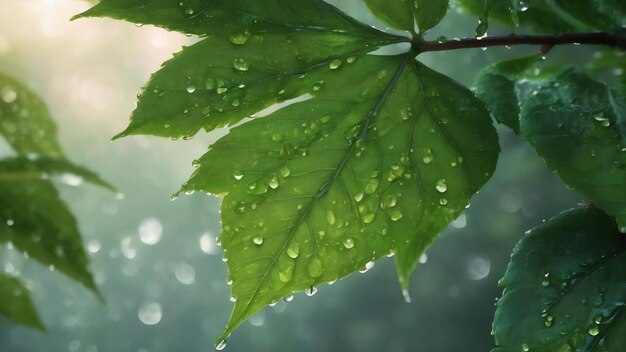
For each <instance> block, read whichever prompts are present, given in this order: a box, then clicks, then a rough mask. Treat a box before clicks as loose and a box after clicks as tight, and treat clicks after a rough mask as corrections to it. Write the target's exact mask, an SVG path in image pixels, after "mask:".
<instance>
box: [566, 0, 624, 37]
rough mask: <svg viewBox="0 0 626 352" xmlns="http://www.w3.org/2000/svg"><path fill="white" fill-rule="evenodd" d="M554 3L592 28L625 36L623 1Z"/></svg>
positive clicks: (589, 0)
mask: <svg viewBox="0 0 626 352" xmlns="http://www.w3.org/2000/svg"><path fill="white" fill-rule="evenodd" d="M555 3H556V4H557V5H558V6H559V7H560V8H561V9H563V10H564V11H566V12H567V13H569V14H571V15H572V16H573V17H575V18H576V19H578V20H580V21H581V22H583V23H585V24H587V25H589V26H591V27H593V28H598V29H602V30H608V31H615V32H622V34H625V33H624V30H625V29H626V1H624V0H555Z"/></svg>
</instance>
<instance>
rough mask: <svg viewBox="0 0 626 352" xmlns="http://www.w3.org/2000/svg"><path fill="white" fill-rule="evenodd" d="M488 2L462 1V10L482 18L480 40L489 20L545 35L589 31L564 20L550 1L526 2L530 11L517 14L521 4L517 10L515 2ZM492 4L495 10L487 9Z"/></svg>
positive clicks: (518, 4) (478, 33)
mask: <svg viewBox="0 0 626 352" xmlns="http://www.w3.org/2000/svg"><path fill="white" fill-rule="evenodd" d="M488 1H490V2H488V3H485V0H459V3H460V4H461V6H463V7H464V8H465V9H467V10H468V11H469V12H470V13H472V14H474V15H476V16H479V17H480V23H479V26H478V28H477V31H476V32H477V35H478V36H481V35H484V34H485V33H486V30H487V29H488V26H489V19H495V20H497V21H499V22H501V23H505V24H507V25H510V26H518V25H520V26H524V27H531V28H532V29H534V30H536V31H539V32H544V33H564V32H576V31H583V30H585V29H586V27H585V26H583V25H582V24H581V23H579V22H578V21H575V20H573V19H572V18H570V17H568V16H564V15H563V13H561V11H558V10H557V9H555V8H554V7H553V6H551V5H550V4H549V3H548V2H546V1H538V0H533V1H530V2H528V1H526V2H525V4H524V3H522V7H524V8H526V6H527V5H528V7H527V9H526V11H519V10H515V11H514V12H512V11H511V10H512V9H516V8H520V1H517V6H516V7H513V4H514V1H513V0H507V1H505V0H488ZM488 4H492V5H493V6H492V7H491V8H489V7H488V6H486V5H488ZM483 31H485V32H483Z"/></svg>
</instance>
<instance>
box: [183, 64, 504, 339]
mask: <svg viewBox="0 0 626 352" xmlns="http://www.w3.org/2000/svg"><path fill="white" fill-rule="evenodd" d="M498 151H499V149H498V144H497V137H496V134H495V131H494V128H493V126H492V124H491V122H490V119H489V116H488V113H487V112H486V110H485V109H484V107H483V106H482V104H480V102H479V101H478V100H477V99H476V98H475V97H474V96H473V95H472V94H471V92H469V91H468V90H467V89H466V88H463V87H461V86H459V85H457V84H456V83H454V82H453V81H452V80H450V79H448V78H446V77H445V76H442V75H440V74H438V73H436V72H434V71H432V70H430V69H428V68H426V67H424V66H423V65H421V64H419V63H416V62H414V61H413V59H412V57H411V55H401V56H391V57H382V56H366V57H363V58H360V59H359V60H357V61H356V62H353V63H351V64H346V65H344V66H342V67H341V69H340V71H337V73H332V74H329V75H328V76H327V79H326V80H325V89H324V90H320V92H319V94H318V95H317V96H316V97H314V98H313V99H310V100H306V101H304V102H299V103H295V104H292V105H289V106H287V107H285V108H283V109H281V110H278V111H276V112H274V113H272V114H271V115H269V116H267V117H263V118H258V119H255V120H253V121H251V122H248V123H246V124H244V125H242V126H239V127H236V128H233V129H232V130H231V131H230V133H229V134H228V135H227V136H226V137H224V138H222V139H220V140H219V141H218V142H217V143H216V144H214V145H213V146H212V147H211V150H210V151H209V152H208V153H207V154H205V155H204V156H203V157H202V158H201V159H200V160H198V161H197V162H195V165H196V166H197V167H198V168H197V170H196V171H195V173H194V174H193V176H192V177H191V179H190V180H189V181H188V182H187V183H185V184H184V185H183V188H182V191H183V192H189V191H201V192H210V193H214V194H226V196H225V198H224V201H223V203H222V212H221V214H222V224H223V231H222V235H221V242H222V247H223V248H224V252H225V258H227V259H228V265H229V273H230V277H231V279H232V280H233V283H232V293H233V296H234V297H236V299H237V300H236V303H235V308H234V311H233V315H232V316H231V319H230V322H229V323H228V325H227V327H226V330H225V332H224V334H223V336H222V339H225V338H226V337H227V336H228V335H229V334H230V333H231V332H232V331H233V330H234V329H235V328H236V327H237V326H238V325H239V324H241V322H242V321H244V320H245V319H246V318H247V317H249V316H251V315H252V314H254V313H255V312H256V311H258V310H260V309H261V308H263V307H265V306H266V305H268V304H270V303H271V302H273V301H275V300H277V299H279V298H281V297H284V296H288V295H290V294H291V293H292V292H294V291H302V290H305V289H308V288H310V287H313V286H316V285H319V284H321V283H325V282H331V281H334V280H337V279H339V278H342V277H344V276H346V275H348V274H350V273H352V272H354V271H356V270H359V269H363V268H368V267H369V266H370V265H372V263H373V261H374V260H376V259H378V258H380V257H382V256H385V255H388V254H389V253H394V252H395V253H396V254H397V264H398V272H399V275H400V278H401V280H402V284H403V287H404V288H405V289H406V287H407V284H408V276H409V274H410V272H411V271H412V269H413V267H414V265H415V263H416V261H417V260H418V258H419V256H420V255H421V254H422V253H423V251H424V250H425V249H426V248H427V247H428V245H429V244H430V243H431V242H432V240H433V239H434V238H435V236H436V235H437V234H438V233H439V232H440V231H441V230H442V229H443V228H445V226H446V225H447V224H448V223H449V222H451V221H452V220H454V219H455V218H456V217H457V216H458V215H459V214H460V212H462V211H463V209H464V208H465V206H466V205H467V204H468V202H469V199H470V197H471V196H472V194H474V193H475V192H476V191H477V190H478V189H479V188H480V186H482V184H483V183H484V182H485V181H486V180H487V179H488V178H489V176H490V175H491V173H492V172H493V170H494V167H495V163H496V159H497V154H498Z"/></svg>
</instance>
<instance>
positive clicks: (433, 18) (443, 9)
mask: <svg viewBox="0 0 626 352" xmlns="http://www.w3.org/2000/svg"><path fill="white" fill-rule="evenodd" d="M448 3H449V0H414V1H413V14H414V16H415V22H416V23H417V27H418V28H419V32H420V34H423V33H424V32H426V31H428V30H429V29H431V28H433V27H435V26H436V25H437V24H439V22H441V20H442V19H443V18H444V17H445V16H446V13H448Z"/></svg>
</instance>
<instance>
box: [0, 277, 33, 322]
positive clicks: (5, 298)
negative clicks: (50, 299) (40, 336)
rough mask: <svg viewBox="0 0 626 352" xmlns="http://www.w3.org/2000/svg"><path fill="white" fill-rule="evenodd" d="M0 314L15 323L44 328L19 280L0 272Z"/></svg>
mask: <svg viewBox="0 0 626 352" xmlns="http://www.w3.org/2000/svg"><path fill="white" fill-rule="evenodd" d="M0 297H2V300H0V314H2V315H4V316H5V317H7V318H9V319H11V320H13V321H15V322H16V323H19V324H23V325H26V326H30V327H32V328H35V329H38V330H44V327H43V324H42V323H41V320H40V319H39V316H38V315H37V311H36V310H35V307H34V306H33V302H32V301H31V299H30V295H29V294H28V290H27V289H26V287H24V285H22V283H21V282H20V280H18V279H17V278H14V277H10V276H6V275H4V274H0Z"/></svg>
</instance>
